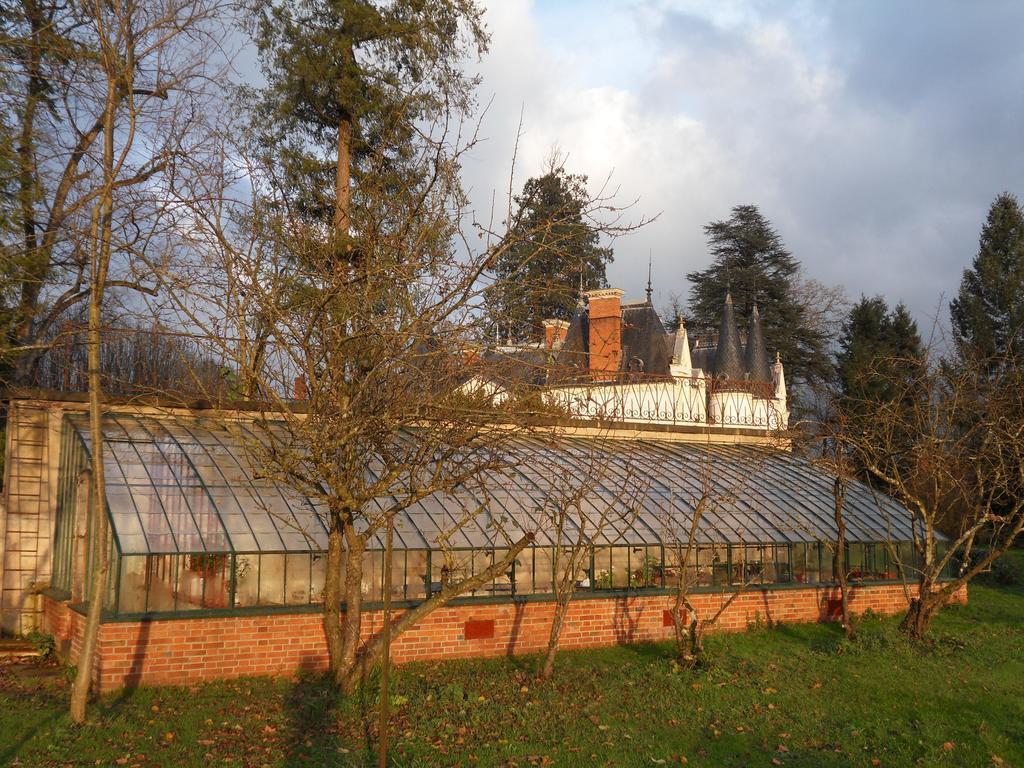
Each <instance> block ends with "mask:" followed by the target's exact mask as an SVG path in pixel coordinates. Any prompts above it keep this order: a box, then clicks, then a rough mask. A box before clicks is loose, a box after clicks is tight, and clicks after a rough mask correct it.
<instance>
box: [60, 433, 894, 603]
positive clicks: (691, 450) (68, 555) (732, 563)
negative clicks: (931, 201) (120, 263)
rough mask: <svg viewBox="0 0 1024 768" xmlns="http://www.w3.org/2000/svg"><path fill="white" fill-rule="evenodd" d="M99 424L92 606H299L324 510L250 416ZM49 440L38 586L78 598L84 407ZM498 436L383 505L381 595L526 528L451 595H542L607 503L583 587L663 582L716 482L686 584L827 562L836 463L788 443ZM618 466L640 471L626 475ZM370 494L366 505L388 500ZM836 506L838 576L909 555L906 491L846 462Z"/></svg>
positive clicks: (315, 566) (873, 570)
mask: <svg viewBox="0 0 1024 768" xmlns="http://www.w3.org/2000/svg"><path fill="white" fill-rule="evenodd" d="M103 435H104V437H103V439H104V451H103V454H104V462H105V463H104V467H105V484H106V496H107V513H108V517H109V521H110V524H111V530H112V533H113V535H112V537H111V538H112V543H111V547H112V559H111V569H110V579H109V583H108V587H107V593H106V596H105V604H104V607H105V609H106V610H107V611H108V615H116V616H119V617H132V616H141V615H153V614H170V613H180V612H202V611H207V612H209V611H218V612H223V611H239V612H244V611H260V610H271V609H276V610H290V609H294V610H301V609H303V607H309V606H315V604H316V603H318V602H319V601H320V600H321V599H322V597H321V592H322V587H323V581H324V562H325V558H324V550H325V549H326V542H327V534H326V529H325V527H324V520H325V518H324V515H323V514H321V510H320V509H319V508H318V505H317V503H316V502H314V501H312V500H310V499H309V498H306V497H304V496H301V495H299V494H298V493H297V492H295V491H294V490H292V489H290V488H288V487H285V486H282V485H280V484H279V483H276V482H274V481H272V480H270V479H267V478H266V477H265V476H264V475H262V474H261V473H260V472H259V471H257V470H256V469H255V468H254V466H253V461H252V460H251V459H250V458H249V456H250V453H251V451H250V450H249V449H248V448H247V445H251V442H252V441H258V440H259V439H260V436H259V434H258V432H257V431H256V430H255V428H254V427H253V426H252V425H251V424H247V423H246V422H244V421H237V422H231V423H230V424H227V423H225V422H223V421H216V420H212V419H204V418H202V417H198V416H197V417H195V418H185V417H163V416H159V417H158V416H144V415H139V414H133V413H112V414H109V415H108V416H107V417H106V418H105V422H104V428H103ZM61 440H62V445H61V450H60V456H61V464H60V469H59V476H58V492H57V513H56V518H57V519H56V539H55V544H54V548H55V557H54V570H53V579H52V583H51V587H52V588H53V589H54V590H56V591H57V592H58V593H62V594H63V595H65V596H67V597H69V598H70V599H71V600H72V601H73V602H82V601H84V599H85V596H84V595H83V593H82V589H83V585H84V584H85V583H86V579H85V574H87V573H88V572H89V564H90V561H91V559H92V553H91V552H89V551H88V546H87V544H86V542H89V541H91V540H92V537H91V536H90V535H89V531H88V529H87V526H88V522H87V521H88V519H89V516H88V515H87V514H85V512H86V510H87V508H88V503H89V502H88V491H87V489H88V484H87V483H82V482H81V478H82V473H83V472H84V471H86V470H88V467H89V461H90V452H91V441H90V433H89V429H88V421H87V419H86V417H85V416H84V414H69V415H66V416H65V417H64V424H63V430H62V433H61ZM508 451H509V457H510V461H509V462H508V463H509V469H508V470H507V471H504V472H501V473H494V474H493V475H491V476H489V477H486V478H483V480H482V482H481V483H480V487H476V488H469V487H466V488H463V489H460V490H459V491H457V492H454V493H448V494H435V495H434V496H431V497H428V498H426V499H424V500H422V501H419V502H416V503H413V504H411V505H409V506H407V507H406V508H405V509H403V510H402V512H401V513H400V514H399V515H398V517H397V519H396V524H395V552H394V557H393V562H392V568H393V572H392V579H391V583H392V590H393V594H392V598H393V599H394V600H396V601H406V602H408V603H414V602H416V601H421V600H423V599H425V598H426V597H427V596H428V595H429V594H430V593H432V592H434V591H436V590H438V589H440V585H441V583H442V580H443V579H445V578H450V577H451V576H452V573H451V568H452V565H451V564H452V562H453V559H454V562H455V563H456V565H455V569H456V570H457V571H458V574H457V575H470V574H473V573H477V572H479V571H481V570H482V569H484V568H486V567H487V566H489V565H490V564H491V563H493V562H494V558H495V557H498V558H500V557H501V555H502V551H503V549H505V548H507V547H508V546H509V542H510V541H512V540H515V539H516V538H518V537H520V536H521V535H523V533H524V532H530V533H532V534H534V539H533V541H532V543H531V545H530V546H529V547H528V548H527V549H526V550H524V551H523V552H522V553H520V555H519V556H518V557H517V559H516V560H515V562H514V563H513V565H512V566H511V568H510V569H509V570H508V571H507V572H506V573H504V574H503V575H502V576H501V577H500V578H497V579H495V580H494V581H492V582H490V583H489V584H487V585H486V586H485V587H483V588H480V589H477V590H476V591H474V592H472V593H470V594H467V595H466V598H465V599H467V600H479V601H515V600H531V599H544V596H545V595H550V594H551V592H552V588H553V587H552V585H553V582H554V579H555V577H556V574H555V573H554V566H553V562H554V560H555V558H554V552H555V547H557V546H562V547H565V546H570V545H571V544H572V543H573V542H574V541H576V539H577V538H578V537H577V536H576V532H577V531H578V530H579V528H578V526H579V524H580V522H581V517H585V518H587V520H583V521H582V522H583V523H584V524H585V525H586V524H587V523H588V522H589V523H591V524H590V525H589V526H588V530H590V529H592V528H593V525H592V521H593V520H596V519H598V518H600V517H601V516H602V510H603V511H605V512H607V510H608V509H611V508H615V510H616V511H615V514H613V515H607V514H605V515H604V516H605V517H607V518H608V519H609V523H608V524H607V525H605V526H604V527H603V528H602V530H601V531H600V533H599V535H597V536H595V537H594V539H593V541H591V542H590V552H589V567H588V568H584V569H583V570H582V571H581V572H580V573H578V574H577V583H578V586H579V588H580V590H581V592H582V593H584V594H586V593H588V592H591V593H595V594H597V593H600V594H627V595H628V594H631V593H641V592H642V593H643V594H657V593H658V592H659V591H662V592H664V591H665V590H670V589H672V588H673V587H674V586H675V585H676V583H677V580H678V579H679V578H680V576H681V574H680V573H679V568H678V567H676V566H675V565H674V563H675V562H676V559H675V558H673V552H674V551H677V549H674V547H677V545H678V542H679V541H681V540H684V539H685V537H686V532H687V531H689V529H690V524H691V521H692V516H693V514H694V507H695V502H696V500H697V499H699V498H700V497H701V496H702V495H705V496H707V495H708V494H709V491H708V490H707V489H709V488H711V489H712V490H711V494H712V495H713V496H714V498H715V499H716V501H715V503H713V504H708V505H707V508H706V510H705V511H704V514H703V516H702V518H701V521H700V526H699V534H698V548H697V553H696V557H695V558H693V559H691V560H690V563H691V564H690V566H689V567H690V569H691V572H690V574H689V578H690V579H691V581H690V582H689V583H691V584H695V585H696V589H698V590H708V591H715V590H719V591H721V590H729V589H735V588H738V587H741V586H750V585H758V586H761V587H764V588H773V589H774V588H785V587H787V586H798V585H812V584H826V583H830V582H832V581H833V573H832V560H833V556H832V551H833V546H832V542H833V540H834V538H835V525H834V518H833V503H834V502H833V495H832V485H833V479H832V478H831V477H830V476H829V475H827V474H826V473H823V472H822V471H820V470H818V469H816V468H815V467H814V466H813V465H812V464H810V463H809V462H807V461H805V460H802V459H800V458H797V457H795V456H793V455H792V454H789V453H780V452H774V453H770V452H768V451H767V450H766V449H765V448H764V447H758V446H743V445H731V444H730V445H726V444H709V443H693V442H680V441H668V440H654V439H647V440H607V439H606V440H598V439H596V438H587V437H567V436H560V437H551V438H545V439H544V440H541V439H538V438H536V437H528V436H522V437H519V438H516V439H515V440H514V441H513V442H512V444H511V446H510V447H509V449H508ZM594 466H600V467H601V468H602V470H601V472H600V473H599V475H600V478H599V480H595V481H594V482H593V483H592V484H589V485H588V484H587V483H586V478H587V477H588V476H589V474H588V473H593V469H592V468H593V467H594ZM565 478H581V479H582V482H583V485H584V487H585V493H583V494H582V496H581V497H580V499H579V500H578V502H577V503H576V504H575V505H574V508H573V509H572V510H570V511H569V512H567V515H566V516H567V520H568V525H567V526H566V534H565V535H564V537H563V540H562V541H556V540H555V539H554V538H553V535H552V525H551V523H550V515H549V514H548V511H550V509H551V505H552V504H553V503H557V499H559V498H562V497H564V496H563V495H561V494H562V489H563V488H564V484H565ZM629 483H632V486H633V487H635V488H638V489H639V490H638V491H636V492H634V493H630V494H627V493H624V492H623V488H624V487H625V486H626V485H627V484H629ZM377 503H378V504H380V505H381V508H383V505H389V504H390V503H392V500H390V499H380V500H378V502H377ZM473 510H480V511H479V513H478V514H469V513H470V511H473ZM845 516H846V524H847V541H848V552H847V563H848V567H849V575H850V577H851V578H852V579H853V580H854V581H858V582H885V581H895V580H898V579H899V578H900V574H901V569H909V568H911V567H912V565H913V558H914V555H913V547H912V546H911V544H910V542H911V539H912V529H911V525H912V523H911V518H910V515H909V513H908V512H907V511H906V510H905V509H904V508H903V507H901V506H900V505H899V504H897V503H896V502H894V501H893V500H892V499H891V498H889V497H887V496H885V495H883V494H879V493H876V492H873V491H872V490H871V489H870V488H868V487H867V486H865V485H862V484H860V483H856V482H854V483H851V485H850V487H849V490H848V492H847V495H846V502H845ZM467 517H468V518H469V522H468V523H466V522H465V520H466V519H467ZM381 539H382V537H375V538H372V539H371V540H370V544H369V547H368V549H367V552H366V554H365V558H366V563H365V567H364V571H363V572H364V574H365V576H364V581H363V592H364V595H365V600H367V601H369V602H370V603H373V602H375V601H379V600H380V599H381V598H382V594H381V588H382V584H383V583H384V578H383V568H384V557H383V542H382V540H381ZM442 539H443V540H444V541H445V542H446V549H447V551H448V552H449V557H447V558H445V557H443V556H442V551H441V547H440V544H439V541H441V540H442ZM446 571H447V573H446Z"/></svg>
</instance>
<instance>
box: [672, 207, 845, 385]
mask: <svg viewBox="0 0 1024 768" xmlns="http://www.w3.org/2000/svg"><path fill="white" fill-rule="evenodd" d="M704 233H705V235H706V236H707V240H708V248H709V249H710V251H711V255H712V257H713V259H714V260H713V262H712V263H711V265H710V266H709V267H708V268H707V269H703V270H698V271H695V272H690V273H689V274H688V275H687V276H686V277H687V279H688V280H689V281H690V285H691V287H690V317H689V318H688V321H689V322H690V323H691V325H692V326H693V327H695V328H696V329H697V331H698V332H705V333H707V332H713V331H714V330H716V329H717V328H718V324H719V322H720V320H721V316H722V307H723V306H724V304H725V295H726V292H727V291H731V292H732V298H733V302H734V304H735V307H736V315H737V321H738V322H739V323H740V327H746V323H747V319H748V317H749V315H750V312H751V310H752V309H753V306H754V304H755V303H756V304H757V305H758V309H759V310H760V313H761V319H762V323H763V325H764V329H765V338H766V339H767V342H768V346H769V349H770V350H771V351H773V352H774V351H777V352H778V353H779V354H780V355H781V357H782V360H783V362H784V363H785V365H786V375H787V377H788V378H789V379H790V380H791V381H793V382H795V383H797V384H820V383H822V382H824V381H826V380H827V379H829V378H830V375H831V368H832V366H831V363H830V361H829V355H828V352H827V344H828V339H827V338H826V337H825V335H824V333H822V331H821V330H819V329H817V328H815V327H814V324H813V323H812V322H810V319H809V312H808V307H807V306H806V305H805V304H804V303H802V302H801V301H800V299H799V297H798V295H797V292H796V290H795V288H796V279H797V274H798V271H799V269H800V264H799V262H798V261H797V260H796V259H795V258H794V257H793V255H792V254H791V253H790V252H789V251H788V250H786V247H785V244H784V243H783V242H782V238H781V237H780V236H779V233H778V232H776V231H775V229H774V228H773V227H772V225H771V222H769V221H768V220H767V219H766V218H765V217H764V216H763V215H762V214H761V212H760V211H759V210H758V209H757V206H755V205H738V206H736V207H735V208H733V209H732V216H731V217H730V218H729V219H727V220H724V221H713V222H711V223H710V224H708V225H707V226H706V227H704Z"/></svg>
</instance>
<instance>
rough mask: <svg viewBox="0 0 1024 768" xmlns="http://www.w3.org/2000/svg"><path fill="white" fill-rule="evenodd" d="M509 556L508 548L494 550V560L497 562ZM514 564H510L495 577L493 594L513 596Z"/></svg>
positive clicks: (492, 587)
mask: <svg viewBox="0 0 1024 768" xmlns="http://www.w3.org/2000/svg"><path fill="white" fill-rule="evenodd" d="M507 556H508V550H503V549H497V550H495V551H494V555H493V562H495V563H497V562H499V561H500V560H502V559H504V558H505V557H507ZM513 568H514V566H513V565H511V564H510V565H509V566H507V567H506V568H505V569H504V570H502V571H501V572H500V573H498V575H497V576H495V577H494V581H493V582H491V589H492V594H494V595H496V596H498V597H511V596H512V593H513V589H512V577H513V575H514V573H515V572H514V570H513Z"/></svg>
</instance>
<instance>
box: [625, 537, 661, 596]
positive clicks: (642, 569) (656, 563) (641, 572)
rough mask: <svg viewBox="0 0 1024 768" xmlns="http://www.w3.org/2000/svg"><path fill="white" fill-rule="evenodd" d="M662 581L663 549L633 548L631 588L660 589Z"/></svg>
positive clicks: (631, 551)
mask: <svg viewBox="0 0 1024 768" xmlns="http://www.w3.org/2000/svg"><path fill="white" fill-rule="evenodd" d="M662 580H663V579H662V572H661V547H631V548H630V575H629V582H630V584H629V586H630V588H632V589H647V588H649V587H660V586H661V584H662Z"/></svg>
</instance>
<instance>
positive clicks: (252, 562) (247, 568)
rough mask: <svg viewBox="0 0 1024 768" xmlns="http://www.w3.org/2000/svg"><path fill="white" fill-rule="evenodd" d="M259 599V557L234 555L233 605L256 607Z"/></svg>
mask: <svg viewBox="0 0 1024 768" xmlns="http://www.w3.org/2000/svg"><path fill="white" fill-rule="evenodd" d="M259 599H260V556H259V555H235V605H236V606H238V607H239V608H244V607H247V606H250V605H257V604H258V603H259Z"/></svg>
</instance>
